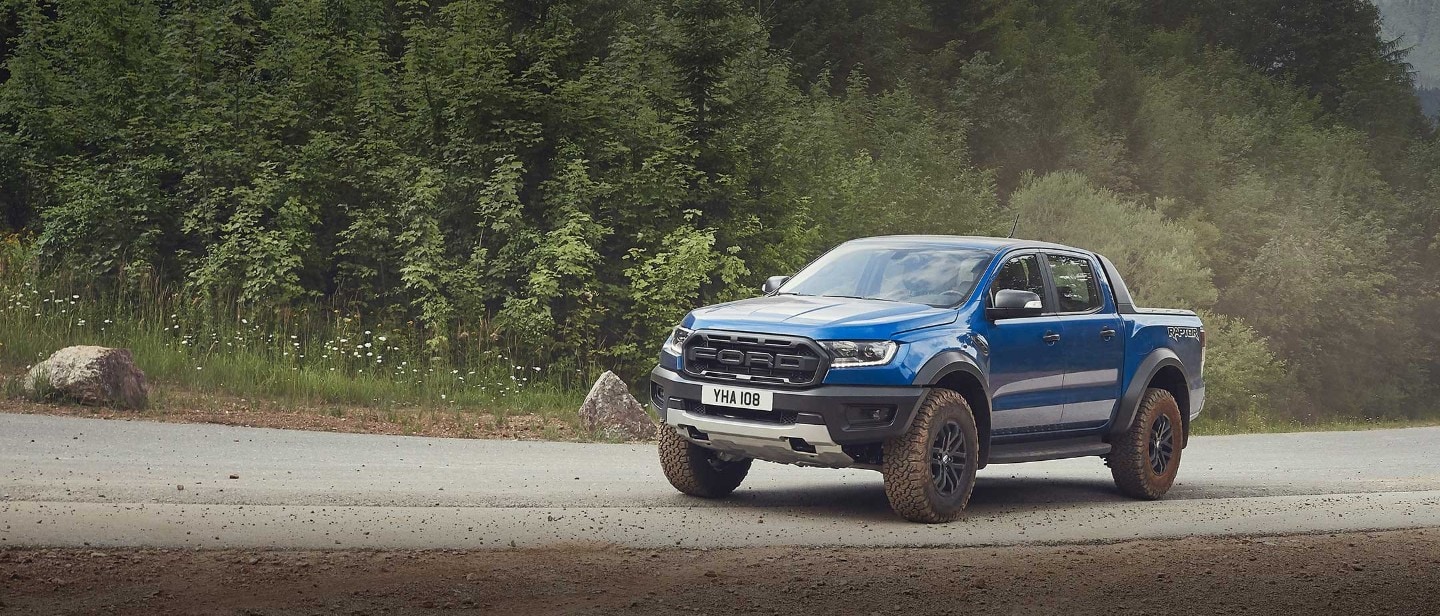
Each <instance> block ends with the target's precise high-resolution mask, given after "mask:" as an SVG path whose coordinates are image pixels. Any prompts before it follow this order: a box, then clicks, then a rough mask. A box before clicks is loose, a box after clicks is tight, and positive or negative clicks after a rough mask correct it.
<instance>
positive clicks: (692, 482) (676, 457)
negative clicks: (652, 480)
mask: <svg viewBox="0 0 1440 616" xmlns="http://www.w3.org/2000/svg"><path fill="white" fill-rule="evenodd" d="M659 438H660V468H662V469H664V471H665V478H666V479H669V480H670V485H672V486H675V489H676V490H679V491H681V492H684V493H685V494H689V495H691V496H699V497H701V498H721V497H724V496H728V495H729V494H730V493H731V492H734V491H735V488H738V487H740V482H742V481H745V475H746V474H748V473H749V472H750V462H751V460H750V459H749V458H744V459H739V460H721V459H720V458H719V457H718V456H717V455H716V453H715V452H714V451H711V450H709V449H706V448H704V447H701V446H699V445H696V444H694V443H691V442H690V441H687V440H685V439H684V438H681V437H680V435H679V434H676V433H675V429H674V428H672V427H670V426H660V435H659Z"/></svg>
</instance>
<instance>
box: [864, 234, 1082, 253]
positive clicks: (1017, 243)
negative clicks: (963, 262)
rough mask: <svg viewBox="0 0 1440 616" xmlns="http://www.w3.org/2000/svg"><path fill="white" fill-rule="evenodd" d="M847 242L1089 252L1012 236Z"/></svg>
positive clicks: (904, 237) (908, 237)
mask: <svg viewBox="0 0 1440 616" xmlns="http://www.w3.org/2000/svg"><path fill="white" fill-rule="evenodd" d="M846 243H847V244H862V243H863V244H882V245H892V246H934V247H945V248H973V249H977V250H987V251H990V252H1002V251H1005V250H1010V249H1012V248H1058V249H1064V250H1074V251H1078V252H1084V253H1089V252H1090V251H1088V250H1083V249H1080V248H1075V247H1073V246H1065V245H1063V244H1053V243H1050V242H1041V241H1036V240H1026V239H1018V238H1011V237H985V236H980V235H882V236H877V237H866V238H860V239H854V240H850V241H849V242H846Z"/></svg>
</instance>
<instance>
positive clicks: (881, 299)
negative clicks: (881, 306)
mask: <svg viewBox="0 0 1440 616" xmlns="http://www.w3.org/2000/svg"><path fill="white" fill-rule="evenodd" d="M816 297H839V298H842V299H873V300H876V301H881V302H899V301H900V300H898V299H890V298H886V297H861V296H859V295H818V296H816Z"/></svg>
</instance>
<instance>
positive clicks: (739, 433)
mask: <svg viewBox="0 0 1440 616" xmlns="http://www.w3.org/2000/svg"><path fill="white" fill-rule="evenodd" d="M650 381H651V387H650V392H651V396H650V398H651V404H652V405H653V406H654V407H655V412H656V413H658V414H659V415H660V419H661V421H663V422H664V423H665V424H666V425H668V426H671V427H672V428H674V429H675V430H676V432H677V433H678V434H680V436H683V437H685V438H686V439H689V440H690V441H691V442H693V443H696V444H698V445H701V446H704V447H708V448H711V449H715V450H717V451H723V452H726V453H730V454H734V455H738V456H743V457H748V458H758V459H761V460H769V461H771V462H782V463H788V464H804V465H812V466H831V467H846V466H851V465H853V464H855V462H856V460H855V458H854V457H853V456H852V455H851V454H850V453H847V452H846V451H845V450H846V448H847V447H857V446H863V445H867V444H874V443H881V442H884V441H885V439H887V438H890V437H892V436H897V435H899V434H902V433H904V432H905V430H907V429H909V427H910V422H911V420H913V419H914V417H915V410H916V409H918V408H919V407H920V403H921V402H922V401H923V400H924V399H925V395H926V394H927V393H928V392H929V390H928V389H926V388H924V387H916V386H901V387H872V386H860V385H820V386H816V387H811V388H808V389H793V390H792V389H780V388H763V389H767V390H769V391H771V392H773V393H774V410H773V411H771V412H768V413H765V412H757V411H749V412H744V413H732V411H734V409H723V408H722V409H707V408H706V407H705V405H704V404H702V403H701V388H702V387H703V386H704V385H706V384H712V385H730V386H738V387H746V386H747V385H745V384H742V383H708V382H706V381H700V380H697V379H692V378H690V377H688V376H685V375H683V374H680V373H678V372H675V371H674V370H670V369H667V368H664V367H656V368H655V370H654V371H652V372H651V373H650ZM875 411H879V412H880V415H881V416H882V417H881V418H880V419H878V420H877V419H873V418H872V417H873V415H872V414H873V413H874V412H875ZM737 415H738V416H737Z"/></svg>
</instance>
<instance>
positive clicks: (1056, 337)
mask: <svg viewBox="0 0 1440 616" xmlns="http://www.w3.org/2000/svg"><path fill="white" fill-rule="evenodd" d="M1042 340H1044V341H1045V344H1055V343H1056V342H1060V334H1059V333H1057V332H1045V337H1044V338H1042Z"/></svg>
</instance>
